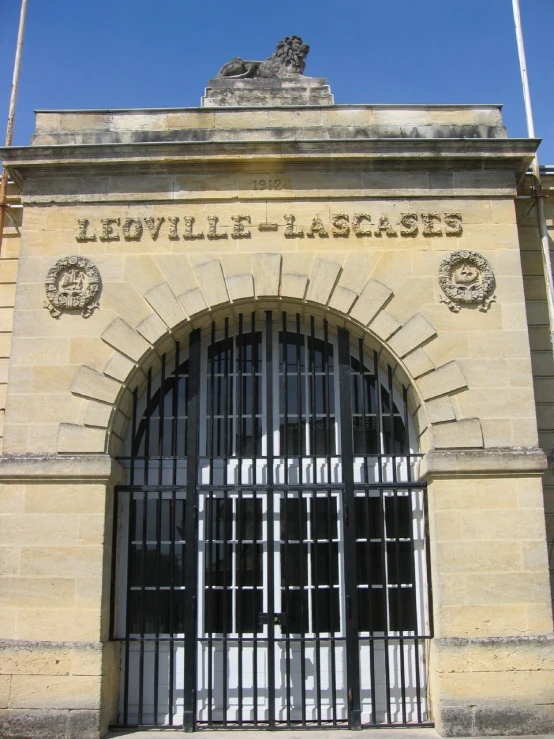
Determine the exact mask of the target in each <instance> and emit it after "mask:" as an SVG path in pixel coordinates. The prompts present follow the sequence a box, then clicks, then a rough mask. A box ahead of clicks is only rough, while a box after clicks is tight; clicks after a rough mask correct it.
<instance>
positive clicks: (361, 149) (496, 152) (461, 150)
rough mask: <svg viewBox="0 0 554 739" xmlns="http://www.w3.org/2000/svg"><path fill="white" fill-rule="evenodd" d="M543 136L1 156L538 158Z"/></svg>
mask: <svg viewBox="0 0 554 739" xmlns="http://www.w3.org/2000/svg"><path fill="white" fill-rule="evenodd" d="M540 141H541V140H540V139H508V138H497V139H478V138H472V139H462V138H453V139H448V138H403V137H398V138H392V137H391V138H386V137H383V138H367V139H362V138H340V139H333V138H325V139H320V138H318V139H297V140H294V141H290V140H285V141H283V140H278V139H267V140H255V141H241V140H236V141H196V140H191V141H164V142H134V143H101V144H57V145H42V146H18V147H4V148H0V158H1V159H2V161H4V162H5V164H6V165H7V166H9V167H14V166H15V167H17V166H24V165H27V166H28V165H31V164H34V165H43V166H44V165H53V164H56V165H59V164H63V163H66V164H69V163H71V164H79V163H88V162H92V161H94V162H112V161H119V160H122V159H124V160H128V161H129V162H131V163H132V162H156V161H167V160H169V161H171V160H173V161H176V162H180V161H187V160H194V159H195V158H198V157H200V158H205V157H206V156H209V157H210V158H213V159H215V160H217V161H225V160H236V159H237V157H238V158H240V159H244V158H245V157H248V158H252V157H260V156H264V155H265V156H278V157H288V158H292V159H294V158H296V157H300V158H302V159H305V158H309V156H310V155H312V156H328V157H330V158H332V159H340V158H356V157H364V156H372V157H390V156H392V157H414V158H421V157H424V158H434V157H438V158H441V159H442V158H444V157H445V156H449V157H454V158H462V159H466V158H475V157H482V158H494V159H498V158H499V159H502V158H507V159H514V158H515V159H518V158H521V157H529V156H531V157H532V156H533V154H534V153H535V151H536V149H537V147H538V145H539V144H540Z"/></svg>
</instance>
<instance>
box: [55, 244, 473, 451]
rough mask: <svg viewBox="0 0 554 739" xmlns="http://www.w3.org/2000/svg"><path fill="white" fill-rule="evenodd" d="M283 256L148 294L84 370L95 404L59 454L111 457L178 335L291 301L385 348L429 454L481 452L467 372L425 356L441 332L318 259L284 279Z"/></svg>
mask: <svg viewBox="0 0 554 739" xmlns="http://www.w3.org/2000/svg"><path fill="white" fill-rule="evenodd" d="M281 264H282V256H281V255H280V254H271V253H261V254H254V255H253V259H252V271H251V272H249V273H244V274H239V275H237V274H231V275H226V273H225V270H224V265H223V263H222V262H221V261H220V260H211V261H206V262H203V263H201V264H199V265H197V266H196V267H195V268H194V272H195V277H196V280H197V284H198V286H197V287H193V288H190V289H189V290H187V291H186V292H185V293H183V294H181V295H178V296H177V295H175V293H174V292H173V291H172V289H171V287H170V285H169V284H168V283H167V282H162V283H160V284H158V285H157V286H156V287H154V288H151V289H149V290H148V291H146V292H145V293H144V299H145V300H146V302H147V303H148V304H149V305H150V307H151V309H152V313H151V314H150V315H149V316H148V317H147V318H145V319H143V320H142V321H140V322H139V323H138V324H137V325H136V326H132V325H131V324H129V323H128V322H126V321H124V320H123V319H122V318H116V319H115V320H114V321H113V322H112V323H111V324H110V325H109V326H108V327H107V329H106V330H105V331H104V333H103V334H102V340H103V341H104V343H105V344H107V345H108V346H110V347H111V348H112V349H113V350H114V352H113V354H112V356H111V358H110V359H109V361H108V362H107V363H106V365H105V367H104V369H103V371H102V372H98V371H97V370H94V369H92V368H90V367H87V366H82V367H81V368H80V369H79V371H78V372H77V374H76V377H75V380H74V382H73V385H72V393H74V394H75V395H77V396H80V397H84V398H87V399H88V400H89V404H88V407H87V410H86V412H85V416H84V422H83V424H82V425H78V424H74V423H71V424H66V423H62V424H60V430H59V438H58V451H59V452H60V453H86V452H88V453H102V452H105V451H108V450H111V449H110V448H109V443H108V436H109V434H108V432H109V431H110V432H113V433H114V434H115V435H116V436H120V435H121V434H122V432H123V426H124V424H125V416H124V414H122V413H121V412H120V410H118V406H120V405H121V403H124V401H123V400H122V399H120V396H121V397H122V396H124V395H125V391H126V386H127V383H128V380H129V378H130V377H131V376H132V375H133V373H134V372H137V371H139V372H140V369H139V368H140V367H144V366H147V365H148V355H149V353H151V352H155V351H157V350H158V349H159V347H160V346H161V345H163V342H164V340H166V339H167V338H168V337H170V336H171V335H174V336H175V335H179V334H180V333H182V332H183V331H186V330H187V328H185V327H187V326H190V327H194V326H196V325H199V324H200V323H202V321H204V320H206V318H207V317H208V316H209V315H211V314H213V312H214V311H217V310H218V309H219V308H221V307H222V306H224V305H225V304H228V303H229V304H231V305H236V304H237V303H243V302H251V301H254V302H255V303H256V304H259V305H260V306H261V305H262V303H261V301H267V300H278V301H283V300H289V301H290V300H292V301H294V302H295V303H296V304H298V305H305V306H310V307H314V308H315V307H317V308H318V309H319V310H324V311H328V312H329V313H331V314H334V315H336V316H337V317H340V318H341V320H343V321H345V322H346V323H347V324H348V325H350V326H352V328H353V329H354V330H357V331H365V332H367V333H368V335H370V336H372V337H374V338H375V339H376V340H377V341H379V342H380V343H382V344H383V345H384V346H386V348H387V350H388V351H390V352H391V354H392V356H393V357H395V358H396V359H397V361H398V362H399V363H400V364H401V366H402V367H403V369H404V370H405V372H406V374H407V376H408V378H409V380H410V384H411V385H412V386H413V388H414V394H413V403H414V404H415V407H416V408H419V412H418V419H419V427H420V432H421V434H424V433H425V432H426V430H427V432H428V433H427V437H426V440H425V443H424V447H425V448H426V449H433V448H434V449H453V448H465V449H480V448H482V447H483V435H482V431H481V425H480V422H479V420H478V419H477V418H464V417H461V415H460V413H459V412H458V410H457V407H456V404H455V402H453V396H454V395H456V394H458V393H460V392H463V391H464V389H466V388H467V383H466V380H465V377H464V374H463V371H462V369H461V368H460V366H459V364H458V363H457V362H456V361H455V360H452V361H447V362H445V363H444V364H441V365H440V366H435V364H434V362H433V361H432V360H431V358H430V357H429V355H428V354H427V352H426V350H425V348H426V346H427V345H428V344H429V343H430V342H432V341H433V340H434V339H435V338H436V337H437V331H436V329H435V328H434V326H433V325H432V324H431V323H430V322H429V321H428V320H427V318H425V316H423V315H422V314H421V313H417V312H416V313H414V314H413V315H411V316H410V317H409V318H408V319H407V320H405V321H404V322H403V323H402V324H401V323H399V321H397V320H396V319H395V318H394V317H393V316H392V315H391V314H390V313H388V312H387V305H388V303H389V302H390V301H391V299H392V298H393V297H394V292H393V290H392V289H391V288H389V287H387V286H386V285H384V284H383V283H381V282H379V281H377V280H374V279H369V280H367V281H366V282H365V284H363V286H362V287H361V288H359V289H358V286H357V285H356V284H355V283H354V282H353V280H352V279H349V280H346V281H344V282H341V271H342V268H341V265H340V264H338V263H337V262H334V261H331V260H326V259H322V258H316V259H315V260H314V263H313V265H312V268H311V271H310V273H309V275H306V274H292V273H290V274H289V273H283V272H282V271H281Z"/></svg>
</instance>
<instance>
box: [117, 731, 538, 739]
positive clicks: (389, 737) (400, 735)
mask: <svg viewBox="0 0 554 739" xmlns="http://www.w3.org/2000/svg"><path fill="white" fill-rule="evenodd" d="M377 731H378V735H377V733H376V732H377ZM181 733H182V731H181V730H179V729H164V730H163V731H160V730H156V729H152V730H150V731H144V730H137V729H123V730H122V731H112V732H110V733H109V734H108V735H107V737H106V739H119V738H121V739H127V737H129V739H170V738H171V737H172V736H174V735H175V734H181ZM257 734H262V735H265V736H266V737H267V735H268V732H267V731H255V730H252V729H251V730H248V731H239V730H233V731H200V732H197V736H198V737H199V738H200V739H253V737H254V736H256V735H257ZM275 735H278V739H348V736H349V734H348V733H346V730H345V729H335V730H332V729H325V730H322V731H319V730H310V731H309V732H306V731H302V730H296V731H295V730H294V729H293V730H291V731H284V730H279V731H278V732H274V736H275ZM355 737H356V739H439V737H440V734H439V733H438V732H437V731H435V729H379V730H376V729H364V730H363V731H359V732H356V734H355ZM518 739H552V736H551V735H550V736H549V735H546V734H535V735H534V736H533V737H531V736H529V737H527V736H522V737H518Z"/></svg>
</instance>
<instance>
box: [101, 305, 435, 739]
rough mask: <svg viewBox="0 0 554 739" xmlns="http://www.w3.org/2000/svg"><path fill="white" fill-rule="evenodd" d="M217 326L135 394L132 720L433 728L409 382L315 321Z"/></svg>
mask: <svg viewBox="0 0 554 739" xmlns="http://www.w3.org/2000/svg"><path fill="white" fill-rule="evenodd" d="M206 333H207V334H208V335H207V336H205V337H204V339H203V338H202V337H201V332H200V330H196V331H193V332H192V333H191V335H190V340H189V346H188V348H187V351H186V352H183V350H182V348H181V346H180V345H179V344H176V346H175V353H174V356H172V357H171V358H170V359H168V356H167V355H163V356H162V358H161V364H160V371H159V373H158V374H157V375H156V376H155V377H154V374H153V372H152V370H150V371H149V372H148V376H147V380H146V383H145V387H144V388H137V389H136V390H135V392H134V402H133V417H132V422H131V433H130V439H129V447H128V455H127V456H126V457H124V458H122V462H123V463H124V464H125V465H126V466H127V468H128V484H127V485H124V486H119V487H118V488H117V489H116V492H115V516H114V561H113V576H112V605H111V636H112V638H113V639H115V640H118V641H120V642H121V644H122V661H121V690H120V712H119V720H118V725H122V726H173V727H179V726H182V727H183V728H184V729H185V730H188V731H194V730H196V729H201V728H203V727H213V728H218V727H221V728H235V727H238V728H240V727H244V728H247V727H259V728H268V729H275V728H286V727H295V728H308V727H318V726H319V727H321V726H331V727H346V728H348V727H349V728H353V729H355V728H360V727H361V726H372V725H373V726H382V725H414V724H415V725H424V724H429V714H428V706H427V695H426V679H425V650H426V643H427V640H428V639H429V638H430V636H431V631H430V624H429V613H430V608H429V599H430V592H429V588H428V582H429V579H428V572H427V567H428V559H427V557H426V531H425V526H426V524H425V521H426V516H425V488H424V486H423V485H421V484H417V483H415V482H413V480H412V476H413V468H414V465H415V463H416V459H417V455H416V454H413V453H412V452H411V451H410V433H409V431H410V418H409V415H408V410H407V391H406V389H405V388H400V389H397V388H396V386H395V384H394V382H393V374H394V372H393V368H392V367H390V366H388V367H385V368H382V367H380V366H379V357H378V355H377V352H375V351H372V352H371V353H370V355H369V356H368V352H367V351H366V349H365V348H364V345H363V341H362V340H359V341H358V342H357V345H356V346H355V347H353V346H352V345H351V341H350V336H349V334H348V332H347V331H346V330H344V329H338V331H337V332H336V333H334V332H333V333H332V332H331V331H330V328H329V325H328V323H327V321H320V322H316V319H315V318H314V317H311V318H310V319H309V323H308V325H307V326H305V325H303V323H302V321H301V317H300V315H298V314H297V315H293V316H292V317H290V316H288V315H287V314H286V313H282V314H281V315H280V318H279V321H274V317H273V313H272V312H271V311H267V312H266V313H265V316H264V318H263V320H261V321H260V320H259V318H258V316H257V315H256V313H255V312H254V313H252V314H251V315H248V316H247V317H245V316H243V315H242V314H241V315H239V317H238V321H237V325H236V326H234V327H233V328H231V326H230V324H229V320H228V319H225V320H224V321H222V324H221V326H217V325H216V324H215V323H213V324H212V326H211V331H210V332H206ZM183 355H185V356H183Z"/></svg>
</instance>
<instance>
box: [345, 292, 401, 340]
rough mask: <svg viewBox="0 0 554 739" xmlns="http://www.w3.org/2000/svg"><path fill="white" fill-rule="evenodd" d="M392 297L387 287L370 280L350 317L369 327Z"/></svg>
mask: <svg viewBox="0 0 554 739" xmlns="http://www.w3.org/2000/svg"><path fill="white" fill-rule="evenodd" d="M391 296H392V290H391V289H390V288H388V287H387V286H386V285H383V284H382V283H381V282H378V281H377V280H369V282H368V283H367V284H366V285H365V286H364V288H363V290H362V292H361V293H360V295H359V297H358V300H357V301H356V304H355V305H354V307H353V308H352V310H351V311H350V317H351V318H353V319H354V320H356V321H359V322H360V323H362V324H363V325H364V326H367V324H368V323H370V321H372V319H374V318H375V316H376V314H377V313H378V312H379V311H380V310H381V308H382V307H383V306H384V305H385V304H386V302H387V301H388V300H389V298H390V297H391ZM391 333H392V332H391ZM389 336H390V334H389ZM383 338H385V337H383ZM386 338H388V337H386Z"/></svg>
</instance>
